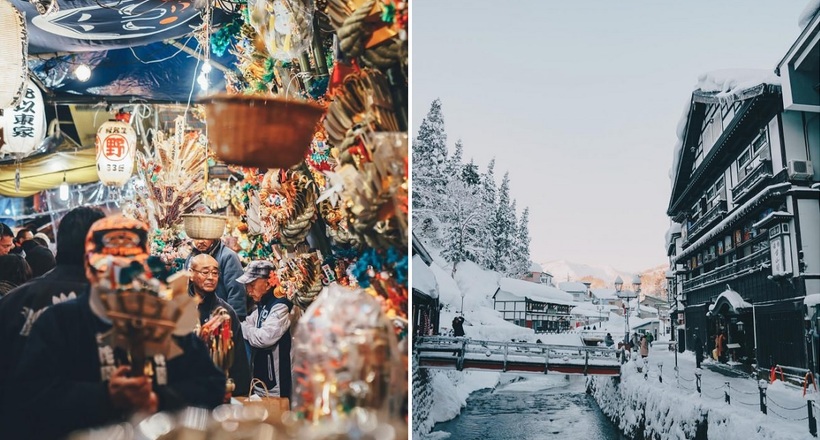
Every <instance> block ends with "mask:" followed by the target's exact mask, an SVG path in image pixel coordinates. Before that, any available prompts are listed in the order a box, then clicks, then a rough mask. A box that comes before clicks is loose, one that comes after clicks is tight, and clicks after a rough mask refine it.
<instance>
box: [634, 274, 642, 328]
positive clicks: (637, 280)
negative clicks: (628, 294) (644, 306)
mask: <svg viewBox="0 0 820 440" xmlns="http://www.w3.org/2000/svg"><path fill="white" fill-rule="evenodd" d="M632 290H633V291H634V292H635V297H636V298H638V305H637V306H636V307H637V308H638V318H640V317H641V300H640V293H641V276H640V275H635V276H633V277H632Z"/></svg>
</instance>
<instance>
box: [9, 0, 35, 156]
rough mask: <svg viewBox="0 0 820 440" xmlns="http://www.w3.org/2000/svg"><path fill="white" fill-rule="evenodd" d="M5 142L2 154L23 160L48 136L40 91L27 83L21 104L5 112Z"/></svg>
mask: <svg viewBox="0 0 820 440" xmlns="http://www.w3.org/2000/svg"><path fill="white" fill-rule="evenodd" d="M0 1H2V0H0ZM3 115H4V116H3V140H4V141H5V144H4V145H3V146H2V148H0V152H2V153H6V154H11V155H13V156H15V157H17V158H18V159H21V158H23V157H25V156H26V155H28V154H29V153H31V152H32V151H34V149H35V148H37V146H38V145H39V144H40V142H41V141H42V140H43V138H45V135H46V110H45V106H44V104H43V95H42V93H40V89H39V88H37V86H36V85H34V83H33V82H32V81H31V80H28V81H26V82H25V91H24V92H23V95H22V99H21V100H20V104H19V105H17V106H15V107H10V108H6V109H5V110H3Z"/></svg>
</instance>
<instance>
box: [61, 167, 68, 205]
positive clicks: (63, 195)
mask: <svg viewBox="0 0 820 440" xmlns="http://www.w3.org/2000/svg"><path fill="white" fill-rule="evenodd" d="M60 200H62V201H64V202H65V201H66V200H68V183H67V182H66V181H65V172H63V183H61V184H60Z"/></svg>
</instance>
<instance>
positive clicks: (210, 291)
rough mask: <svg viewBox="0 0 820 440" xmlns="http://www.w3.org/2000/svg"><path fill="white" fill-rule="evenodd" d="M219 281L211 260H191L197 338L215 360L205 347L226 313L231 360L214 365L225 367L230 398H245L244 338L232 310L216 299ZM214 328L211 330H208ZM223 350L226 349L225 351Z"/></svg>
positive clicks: (204, 256)
mask: <svg viewBox="0 0 820 440" xmlns="http://www.w3.org/2000/svg"><path fill="white" fill-rule="evenodd" d="M218 281H219V263H217V262H216V260H215V259H214V257H212V256H210V255H208V254H199V255H197V256H195V257H194V258H192V259H191V283H190V285H189V286H190V288H191V293H193V294H194V295H196V297H197V298H198V300H199V301H198V305H197V309H198V310H199V325H200V331H199V334H200V338H201V339H203V341H205V345H206V346H208V349H209V351H210V352H211V358H212V359H216V358H217V357H218V356H214V354H215V353H214V350H216V349H217V348H216V347H214V346H212V345H211V344H209V342H210V340H211V339H213V338H220V337H221V335H220V333H221V332H219V331H218V328H219V327H215V326H214V324H216V323H218V322H220V321H219V320H220V319H221V318H220V315H222V314H224V313H227V314H228V316H229V317H230V318H229V319H230V322H229V325H230V328H231V341H232V342H233V348H232V349H231V350H230V351H231V353H232V354H231V356H230V357H231V358H232V360H228V362H226V363H223V365H217V367H218V368H220V369H223V368H225V367H228V368H229V370H228V377H230V378H231V379H232V380H233V383H234V385H235V388H234V389H233V395H234V396H247V395H248V390H249V388H250V384H251V372H250V366H249V365H248V355H247V353H246V352H245V339H244V338H243V337H242V328H241V327H240V326H239V319H237V317H236V313H235V312H234V310H233V308H231V306H230V305H228V303H227V302H225V301H224V300H223V299H222V298H219V297H218V296H216V294H215V292H216V286H217V284H218ZM210 327H215V328H210ZM225 351H227V350H225Z"/></svg>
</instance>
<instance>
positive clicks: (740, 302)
mask: <svg viewBox="0 0 820 440" xmlns="http://www.w3.org/2000/svg"><path fill="white" fill-rule="evenodd" d="M721 298H722V299H723V300H725V301H727V302H728V303H729V304H730V305H731V306H732V308H733V309H735V310H739V309H749V308H751V307H752V305H751V304H749V303H748V302H746V301H745V300H744V299H743V297H742V296H740V294H739V293H737V292H735V291H734V290H732V289H729V288H727V289H726V290H724V291H723V293H721V294H720V295H718V297H717V299H716V300H715V303H714V304H712V305H711V306H710V307H709V310H713V309H714V306H716V305H717V304H718V303H719V302H721Z"/></svg>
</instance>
